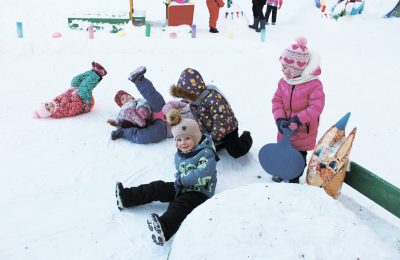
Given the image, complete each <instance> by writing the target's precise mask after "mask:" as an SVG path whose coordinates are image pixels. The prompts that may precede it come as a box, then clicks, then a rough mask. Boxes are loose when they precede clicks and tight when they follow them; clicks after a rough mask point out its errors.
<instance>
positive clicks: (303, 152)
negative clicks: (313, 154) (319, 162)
mask: <svg viewBox="0 0 400 260" xmlns="http://www.w3.org/2000/svg"><path fill="white" fill-rule="evenodd" d="M299 152H300V153H301V155H302V156H303V159H304V168H306V166H307V151H299ZM304 168H303V171H302V172H301V174H300V175H299V176H297V177H296V178H293V179H291V180H289V182H290V183H299V182H300V177H301V176H302V175H303V172H304Z"/></svg>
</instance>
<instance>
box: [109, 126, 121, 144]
mask: <svg viewBox="0 0 400 260" xmlns="http://www.w3.org/2000/svg"><path fill="white" fill-rule="evenodd" d="M122 137H124V130H122V129H121V128H118V129H117V130H115V131H112V132H111V140H113V141H114V140H117V139H120V138H122Z"/></svg>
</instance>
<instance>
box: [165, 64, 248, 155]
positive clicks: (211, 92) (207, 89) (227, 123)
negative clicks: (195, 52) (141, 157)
mask: <svg viewBox="0 0 400 260" xmlns="http://www.w3.org/2000/svg"><path fill="white" fill-rule="evenodd" d="M171 93H172V94H173V95H175V96H176V97H181V98H184V99H188V100H192V101H193V102H192V103H191V104H190V110H191V111H192V114H193V116H194V118H195V119H196V120H197V122H198V124H199V126H200V129H201V130H202V131H203V132H207V133H209V134H210V135H211V138H212V139H213V141H214V142H215V143H216V145H217V150H219V149H220V148H223V147H225V148H226V149H227V151H228V153H229V154H230V155H231V156H232V157H234V158H238V157H240V156H242V155H244V154H246V153H247V152H248V151H249V149H250V147H251V145H252V139H251V137H250V133H249V132H247V134H242V136H241V137H240V138H239V135H238V125H239V124H238V121H237V119H236V117H235V114H234V113H233V111H232V109H231V106H230V105H229V103H228V101H227V100H226V99H225V97H224V96H223V95H222V94H221V93H220V91H219V90H218V89H217V88H216V87H215V86H212V85H207V86H206V85H205V83H204V81H203V78H202V77H201V75H200V73H199V72H198V71H196V70H194V69H191V68H188V69H186V70H184V71H183V72H182V73H181V75H180V77H179V80H178V83H177V85H176V86H172V87H171ZM220 144H224V145H222V146H221V145H220Z"/></svg>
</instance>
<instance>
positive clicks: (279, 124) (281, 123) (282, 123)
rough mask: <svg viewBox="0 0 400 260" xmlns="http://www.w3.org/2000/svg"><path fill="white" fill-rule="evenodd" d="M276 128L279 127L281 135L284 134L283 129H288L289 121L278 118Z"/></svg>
mask: <svg viewBox="0 0 400 260" xmlns="http://www.w3.org/2000/svg"><path fill="white" fill-rule="evenodd" d="M276 126H277V127H278V131H279V133H281V134H283V130H282V128H287V127H288V126H289V121H288V120H286V119H283V118H278V119H277V120H276Z"/></svg>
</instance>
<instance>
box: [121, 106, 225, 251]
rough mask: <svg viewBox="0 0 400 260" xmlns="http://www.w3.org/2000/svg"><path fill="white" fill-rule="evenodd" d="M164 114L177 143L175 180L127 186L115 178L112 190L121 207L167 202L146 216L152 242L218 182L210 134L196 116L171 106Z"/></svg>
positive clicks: (160, 241)
mask: <svg viewBox="0 0 400 260" xmlns="http://www.w3.org/2000/svg"><path fill="white" fill-rule="evenodd" d="M167 118H168V123H169V124H171V125H172V134H173V136H174V138H175V142H176V147H177V152H176V154H175V167H176V170H177V172H176V173H175V182H164V181H161V180H159V181H154V182H151V183H149V184H142V185H139V186H138V187H130V188H126V187H124V186H123V185H122V183H120V182H117V184H116V190H115V194H116V197H117V206H118V208H119V209H120V210H122V209H123V208H130V207H134V206H139V205H144V204H147V203H151V202H153V201H161V202H169V203H170V204H169V206H168V209H167V211H166V212H164V214H162V215H161V216H159V215H157V214H155V213H152V214H150V216H149V217H148V219H147V225H148V228H149V229H150V231H151V233H152V235H151V237H152V239H153V242H154V243H156V244H157V245H160V246H162V245H164V243H165V241H168V240H169V239H170V238H171V237H172V236H173V235H174V234H175V233H176V232H177V231H178V229H179V226H180V225H181V224H182V222H183V221H184V219H185V218H186V217H187V216H188V215H189V214H190V212H192V210H193V209H195V208H196V207H197V206H199V205H200V204H202V203H203V202H205V201H206V200H207V199H208V198H210V197H212V196H213V195H214V193H215V187H216V184H217V170H216V162H217V160H218V157H217V155H216V151H215V148H214V144H213V141H212V139H211V137H210V135H208V134H202V132H201V131H200V128H199V125H198V124H197V122H196V121H195V120H193V119H189V118H181V115H180V113H179V111H178V110H175V109H173V110H171V111H170V112H169V113H168V114H167Z"/></svg>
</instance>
